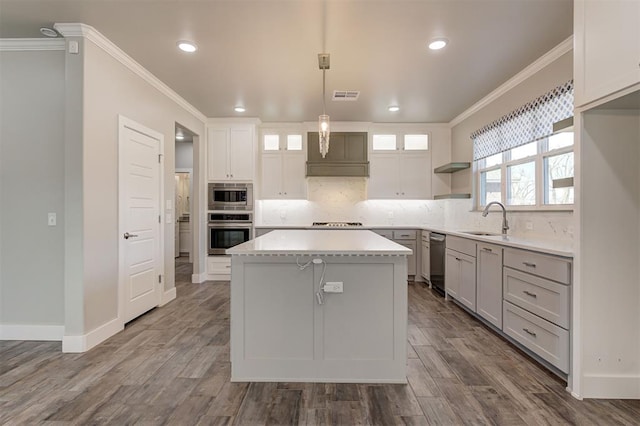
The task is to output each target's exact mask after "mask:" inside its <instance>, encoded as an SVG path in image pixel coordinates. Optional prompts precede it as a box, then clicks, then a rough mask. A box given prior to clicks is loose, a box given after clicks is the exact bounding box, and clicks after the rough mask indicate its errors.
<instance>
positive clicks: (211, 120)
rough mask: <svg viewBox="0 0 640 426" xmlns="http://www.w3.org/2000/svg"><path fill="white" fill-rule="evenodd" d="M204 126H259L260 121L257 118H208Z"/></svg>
mask: <svg viewBox="0 0 640 426" xmlns="http://www.w3.org/2000/svg"><path fill="white" fill-rule="evenodd" d="M205 124H208V125H217V124H251V125H254V126H259V125H260V124H262V121H261V120H260V119H259V118H257V117H209V118H207V119H206V122H205Z"/></svg>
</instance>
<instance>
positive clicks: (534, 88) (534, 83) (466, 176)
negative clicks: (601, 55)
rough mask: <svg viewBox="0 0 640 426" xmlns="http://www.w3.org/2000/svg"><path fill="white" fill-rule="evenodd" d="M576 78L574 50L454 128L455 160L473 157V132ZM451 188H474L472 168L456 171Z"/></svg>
mask: <svg viewBox="0 0 640 426" xmlns="http://www.w3.org/2000/svg"><path fill="white" fill-rule="evenodd" d="M572 78H573V51H571V52H568V53H565V54H564V55H562V56H561V57H560V58H558V59H557V60H555V61H554V62H552V63H551V64H549V65H548V66H546V67H545V68H543V69H542V70H540V71H539V72H537V73H536V74H535V75H533V76H532V77H530V78H528V79H527V80H526V81H524V82H522V83H520V84H519V85H517V86H516V87H514V88H513V89H511V90H509V91H508V92H507V93H505V94H504V95H502V96H500V97H499V98H497V99H496V100H495V101H493V102H491V103H490V104H488V105H487V106H485V107H484V108H482V109H481V110H480V111H478V112H476V113H475V114H473V115H471V116H470V117H468V118H466V119H465V120H464V121H462V122H460V123H459V124H457V125H456V126H454V127H453V128H452V129H451V159H452V161H473V144H472V142H471V133H472V132H474V131H476V130H478V129H480V128H481V127H483V126H484V125H486V124H489V123H491V122H492V121H494V120H496V119H498V118H500V117H502V116H503V115H505V114H508V113H510V112H511V111H513V110H515V109H517V108H519V107H521V106H522V105H524V104H526V103H527V102H529V101H532V100H534V99H535V98H537V97H538V96H541V95H543V94H545V93H546V92H548V91H549V90H551V89H553V88H554V87H556V86H559V85H560V84H563V83H566V82H567V81H569V80H571V79H572ZM451 192H454V193H456V192H464V193H470V192H472V171H471V169H467V170H464V171H461V172H457V173H454V174H453V177H452V179H451Z"/></svg>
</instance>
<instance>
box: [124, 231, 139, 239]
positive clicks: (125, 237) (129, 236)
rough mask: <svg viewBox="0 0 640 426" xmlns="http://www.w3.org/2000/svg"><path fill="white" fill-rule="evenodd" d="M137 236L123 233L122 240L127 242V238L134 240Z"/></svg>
mask: <svg viewBox="0 0 640 426" xmlns="http://www.w3.org/2000/svg"><path fill="white" fill-rule="evenodd" d="M137 236H138V235H137V234H130V233H128V232H125V233H124V239H125V240H128V239H129V238H136V237H137Z"/></svg>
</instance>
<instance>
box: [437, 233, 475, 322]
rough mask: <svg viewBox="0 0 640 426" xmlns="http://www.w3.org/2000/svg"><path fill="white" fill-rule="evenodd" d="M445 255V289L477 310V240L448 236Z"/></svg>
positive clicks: (473, 309)
mask: <svg viewBox="0 0 640 426" xmlns="http://www.w3.org/2000/svg"><path fill="white" fill-rule="evenodd" d="M446 245H447V250H446V257H445V275H444V279H445V284H444V285H445V291H446V293H447V294H449V295H450V296H452V297H453V298H454V299H456V300H457V301H458V302H460V303H462V304H463V305H465V306H466V307H467V308H469V309H470V310H472V311H473V312H475V311H476V242H475V241H473V240H467V239H464V238H458V237H453V236H448V237H447V240H446Z"/></svg>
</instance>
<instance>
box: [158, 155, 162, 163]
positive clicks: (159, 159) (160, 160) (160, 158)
mask: <svg viewBox="0 0 640 426" xmlns="http://www.w3.org/2000/svg"><path fill="white" fill-rule="evenodd" d="M161 162H162V154H158V163H161Z"/></svg>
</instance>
